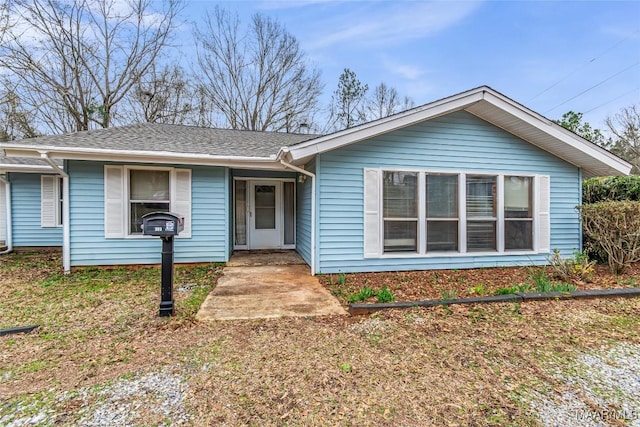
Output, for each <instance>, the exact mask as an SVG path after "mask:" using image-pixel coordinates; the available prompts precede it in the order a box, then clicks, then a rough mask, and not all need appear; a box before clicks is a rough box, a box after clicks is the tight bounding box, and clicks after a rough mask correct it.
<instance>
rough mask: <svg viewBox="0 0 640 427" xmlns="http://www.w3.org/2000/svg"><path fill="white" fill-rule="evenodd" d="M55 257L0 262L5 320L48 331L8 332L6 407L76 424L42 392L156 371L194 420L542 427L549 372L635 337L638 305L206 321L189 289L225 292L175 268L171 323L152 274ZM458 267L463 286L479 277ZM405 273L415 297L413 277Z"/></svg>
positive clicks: (2, 378) (3, 375) (3, 358)
mask: <svg viewBox="0 0 640 427" xmlns="http://www.w3.org/2000/svg"><path fill="white" fill-rule="evenodd" d="M58 262H59V259H57V256H51V258H48V259H43V258H42V257H38V256H29V255H17V256H16V255H12V256H9V257H2V258H0V274H1V276H0V310H1V312H2V313H3V316H2V318H1V319H0V323H1V325H2V326H0V327H6V326H19V325H24V324H31V323H38V324H40V325H41V327H40V329H39V330H38V331H37V332H35V333H32V334H28V335H13V336H6V337H0V398H1V399H3V400H4V402H5V403H6V404H11V403H16V402H21V401H29V400H30V399H31V400H32V399H40V400H42V401H45V400H46V401H47V402H49V401H50V402H51V403H47V405H49V407H50V408H51V409H52V410H53V411H57V412H64V411H66V412H67V415H66V418H65V421H64V423H63V424H68V425H72V424H74V420H75V418H74V414H75V413H76V411H77V408H74V407H73V405H67V407H59V406H56V405H58V404H56V403H55V400H52V399H50V400H47V399H44V397H43V396H49V395H51V394H52V393H54V394H55V393H59V392H60V391H67V390H74V389H77V388H78V387H84V386H92V385H100V384H105V383H107V382H109V381H112V380H114V379H116V378H119V377H122V376H123V375H126V374H131V373H135V372H153V371H158V370H161V369H169V370H175V371H176V372H180V373H181V374H182V375H185V376H186V378H187V380H188V398H187V402H186V403H187V407H188V410H189V412H190V413H191V414H193V415H194V418H193V419H192V421H191V423H192V424H194V425H203V426H205V425H223V424H224V425H231V426H235V425H238V426H239V425H332V426H333V425H354V426H355V425H357V426H366V425H389V426H391V425H394V426H395V425H409V426H411V425H415V426H418V425H420V426H422V425H463V426H485V425H504V426H506V425H519V426H522V425H524V426H526V425H538V421H537V420H536V418H535V417H534V416H532V415H531V414H529V411H528V406H527V404H526V403H525V402H524V401H523V396H525V395H526V393H527V390H537V391H540V392H543V393H547V394H550V395H553V393H554V388H556V389H560V388H561V387H562V385H561V384H559V383H557V382H556V380H555V379H554V378H553V377H552V376H551V375H550V371H549V370H550V368H551V367H554V366H561V365H562V363H564V361H565V360H569V359H571V358H573V357H575V355H576V354H577V352H579V351H582V350H587V349H596V348H599V347H600V346H603V345H608V344H610V343H614V342H621V341H627V342H632V343H636V344H638V343H640V335H639V331H640V299H616V300H613V299H612V300H592V301H567V302H565V301H559V302H542V303H531V304H523V305H521V306H520V305H513V304H496V305H490V306H469V307H458V306H456V307H451V308H450V310H444V309H443V308H441V307H439V308H432V309H412V310H405V311H390V312H385V313H383V314H377V315H374V316H371V317H357V318H350V317H328V318H287V319H279V320H264V321H236V322H217V323H197V322H195V321H194V320H193V311H194V310H193V308H190V307H191V306H190V305H189V301H190V298H191V297H192V296H193V292H194V291H193V289H208V288H207V287H210V286H212V285H213V284H215V281H216V280H217V277H218V275H219V267H217V266H213V265H212V266H209V267H189V268H188V269H186V270H182V269H180V268H178V269H177V273H176V288H178V287H180V286H182V285H190V286H189V287H190V290H187V291H184V292H178V291H176V301H177V302H176V303H177V310H178V315H177V316H176V317H174V318H171V319H160V318H158V317H157V309H158V292H159V290H158V286H159V285H158V282H159V271H158V270H154V269H141V270H138V271H131V270H127V269H118V270H112V271H109V272H105V271H101V270H89V271H84V272H77V273H74V274H73V275H72V276H71V277H70V278H66V279H65V278H60V277H59V276H58V265H59V264H58ZM514 271H515V270H514ZM634 271H637V270H634ZM462 273H466V274H467V279H466V280H467V281H466V282H465V284H464V286H465V288H466V287H468V286H469V285H471V282H472V280H474V279H471V277H472V276H471V274H472V272H471V271H467V272H455V274H462ZM392 274H393V273H392ZM404 274H407V275H409V276H410V281H407V282H406V284H404V283H405V282H400V281H398V282H399V283H403V286H402V288H405V287H406V288H408V287H409V286H410V284H411V283H413V282H412V280H414V278H416V277H417V276H416V275H417V274H418V273H403V275H404ZM423 274H425V275H426V274H431V273H423ZM450 274H454V272H451V273H450ZM356 277H361V278H362V279H356ZM371 277H374V276H371V275H357V276H356V275H349V276H348V277H347V285H349V284H350V283H352V282H356V283H359V282H357V280H364V279H365V278H367V279H368V280H372V279H371ZM389 277H392V276H389ZM431 277H432V276H431ZM440 277H442V276H440ZM636 277H637V276H636ZM424 280H425V282H429V279H426V278H425V279H424ZM514 280H517V279H514ZM419 283H420V282H419ZM452 283H453V282H447V286H453V285H452ZM376 286H377V284H376ZM414 286H416V287H419V285H415V284H414ZM428 292H438V291H437V290H431V291H428ZM428 292H425V293H424V295H429V293H428ZM460 292H461V294H462V290H461V291H460ZM420 295H423V294H420ZM436 296H437V295H436ZM191 301H193V299H192V300H191ZM96 399H97V398H96ZM1 412H2V402H0V415H1ZM150 416H151V415H150ZM155 417H156V418H157V415H155ZM156 418H148V419H147V421H145V419H142V418H141V419H140V421H139V424H140V425H145V424H147V423H148V422H150V421H148V420H151V419H153V420H155V419H156Z"/></svg>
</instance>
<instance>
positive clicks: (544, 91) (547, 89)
mask: <svg viewBox="0 0 640 427" xmlns="http://www.w3.org/2000/svg"><path fill="white" fill-rule="evenodd" d="M639 32H640V29H637V30H636V31H635V32H633V33H631V34H629V35H628V36H627V37H625V38H623V39H622V40H620V41H618V42H617V43H615V44H614V45H613V46H611V47H609V48H608V49H606V50H605V51H604V52H602V53H601V54H600V55H598V56H596V57H594V58H591V59H590V60H588V61H587V62H585V63H584V65H581V66H579V67H577V68H576V69H574V70H573V71H571V72H569V74H567V75H566V76H564V77H562V78H561V79H560V80H558V81H557V82H555V83H554V84H552V85H551V86H549V87H548V88H546V89H545V90H543V91H542V92H540V93H538V94H537V95H535V96H534V97H533V98H529V99H528V100H527V102H531V101H533V100H534V99H536V98H537V97H539V96H540V95H542V94H543V93H546V92H548V91H550V90H551V89H553V88H554V87H556V86H558V85H559V84H560V83H562V82H563V81H565V80H567V79H568V78H569V77H571V76H573V75H574V74H575V73H577V72H578V71H579V70H582V69H584V67H585V66H588V65H589V64H592V63H594V62H596V60H597V59H599V58H601V57H602V56H604V55H606V54H607V53H609V52H611V51H612V50H613V49H615V48H616V47H618V45H620V44H621V43H623V42H625V41H627V40H629V39H630V38H631V37H632V36H635V35H636V34H637V33H639Z"/></svg>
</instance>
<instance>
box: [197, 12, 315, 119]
mask: <svg viewBox="0 0 640 427" xmlns="http://www.w3.org/2000/svg"><path fill="white" fill-rule="evenodd" d="M195 36H196V45H197V54H198V73H197V74H198V75H200V76H201V77H200V78H201V80H200V88H201V90H202V91H203V93H205V94H206V95H207V97H208V98H209V100H210V102H211V103H212V104H213V105H214V106H215V108H216V109H217V110H218V111H219V112H220V113H221V114H222V115H223V116H224V118H225V120H226V122H227V123H226V125H227V126H229V127H231V128H232V129H249V130H260V131H265V130H271V131H285V132H291V131H295V130H296V129H297V127H298V123H299V122H300V120H302V119H301V118H302V117H305V116H306V115H307V114H309V112H310V111H312V110H315V109H316V106H317V100H318V97H319V95H320V93H321V90H322V86H321V84H320V72H319V71H318V70H317V69H316V68H314V67H312V66H311V65H310V64H309V61H308V60H307V57H306V55H305V53H304V52H303V51H302V49H301V48H300V45H299V43H298V41H297V40H296V38H295V37H294V36H292V35H291V34H289V33H288V32H287V31H286V29H285V28H284V27H283V26H282V25H280V24H279V23H278V22H277V21H274V20H272V19H270V18H268V17H265V16H263V15H260V14H256V15H254V16H253V18H252V21H251V24H250V25H249V27H248V28H247V29H246V30H245V31H241V28H240V20H239V18H238V15H237V14H231V13H229V12H226V11H225V10H223V9H220V8H216V9H215V11H214V13H213V14H209V13H207V15H206V17H205V23H204V26H203V27H200V28H198V27H197V28H196V30H195Z"/></svg>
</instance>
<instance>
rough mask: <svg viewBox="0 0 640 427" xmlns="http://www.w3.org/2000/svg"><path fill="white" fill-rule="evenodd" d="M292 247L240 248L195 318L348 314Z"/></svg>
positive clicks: (258, 317) (222, 318)
mask: <svg viewBox="0 0 640 427" xmlns="http://www.w3.org/2000/svg"><path fill="white" fill-rule="evenodd" d="M346 314H347V312H346V311H345V309H344V308H342V306H341V305H340V303H339V302H338V300H337V299H336V298H335V297H334V296H333V295H331V293H330V292H329V291H328V290H326V289H325V288H324V287H323V286H322V285H321V284H320V282H318V279H317V278H316V277H313V276H311V274H310V271H309V267H308V266H307V265H306V264H305V263H304V261H302V259H300V257H299V256H298V254H297V253H295V252H294V251H269V252H264V251H242V252H236V254H234V255H233V256H232V257H231V260H230V261H229V262H228V263H227V265H226V266H225V267H224V269H223V270H222V277H220V278H219V279H218V283H217V285H216V287H215V288H214V289H213V290H212V291H211V293H210V294H209V295H208V296H207V299H206V300H205V301H204V303H203V304H202V306H201V307H200V310H199V311H198V314H197V315H196V317H197V318H198V319H199V320H237V319H265V318H276V317H284V316H325V315H346Z"/></svg>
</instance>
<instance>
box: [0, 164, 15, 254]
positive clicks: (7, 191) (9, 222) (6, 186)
mask: <svg viewBox="0 0 640 427" xmlns="http://www.w3.org/2000/svg"><path fill="white" fill-rule="evenodd" d="M0 182H1V183H3V184H4V191H5V193H4V195H5V210H6V212H5V214H6V227H7V241H6V244H7V249H5V250H4V251H0V255H4V254H8V253H9V252H11V251H13V234H12V232H13V224H12V218H11V183H10V182H9V181H7V179H6V178H4V177H3V176H0Z"/></svg>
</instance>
